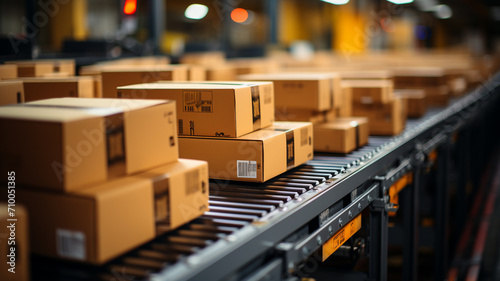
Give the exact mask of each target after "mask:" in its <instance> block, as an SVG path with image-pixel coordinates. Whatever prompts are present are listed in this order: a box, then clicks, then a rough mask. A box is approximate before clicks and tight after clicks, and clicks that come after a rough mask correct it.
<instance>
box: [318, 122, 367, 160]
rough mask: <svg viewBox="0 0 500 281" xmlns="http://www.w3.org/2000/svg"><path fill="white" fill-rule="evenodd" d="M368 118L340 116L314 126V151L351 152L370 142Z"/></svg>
mask: <svg viewBox="0 0 500 281" xmlns="http://www.w3.org/2000/svg"><path fill="white" fill-rule="evenodd" d="M368 136H369V126H368V119H367V118H362V117H351V118H348V117H346V118H340V119H338V120H335V121H332V122H328V123H323V124H318V125H315V126H314V151H321V152H333V153H349V152H351V151H353V150H355V149H357V148H359V147H361V146H363V145H366V144H368Z"/></svg>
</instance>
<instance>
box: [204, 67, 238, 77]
mask: <svg viewBox="0 0 500 281" xmlns="http://www.w3.org/2000/svg"><path fill="white" fill-rule="evenodd" d="M206 70H207V72H206V77H207V81H233V80H236V71H235V70H234V68H232V67H231V66H230V65H229V64H215V65H206Z"/></svg>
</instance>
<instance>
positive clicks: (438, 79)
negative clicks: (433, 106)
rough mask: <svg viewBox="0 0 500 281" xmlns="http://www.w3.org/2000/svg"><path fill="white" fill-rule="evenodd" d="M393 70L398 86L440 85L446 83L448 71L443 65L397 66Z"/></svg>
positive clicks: (395, 82)
mask: <svg viewBox="0 0 500 281" xmlns="http://www.w3.org/2000/svg"><path fill="white" fill-rule="evenodd" d="M392 70H393V73H394V85H395V87H396V88H400V87H405V88H406V87H414V88H415V87H438V86H441V85H445V84H446V71H445V69H444V68H441V67H396V68H393V69H392Z"/></svg>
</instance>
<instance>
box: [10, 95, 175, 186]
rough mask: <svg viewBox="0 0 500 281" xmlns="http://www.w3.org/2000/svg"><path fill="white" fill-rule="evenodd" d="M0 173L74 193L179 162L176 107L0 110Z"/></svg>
mask: <svg viewBox="0 0 500 281" xmlns="http://www.w3.org/2000/svg"><path fill="white" fill-rule="evenodd" d="M0 118H1V119H2V122H0V128H1V129H2V130H5V131H9V132H10V137H9V138H2V139H1V140H0V155H1V156H2V159H4V161H1V162H0V168H1V170H2V171H3V170H11V169H14V170H15V171H16V172H18V173H19V174H20V177H19V183H21V184H27V185H32V186H37V187H42V188H48V189H53V190H64V191H71V190H77V189H81V188H83V187H85V186H86V185H89V184H92V183H98V182H100V181H104V180H106V179H108V178H112V177H116V176H122V175H125V174H133V173H137V172H140V171H144V170H146V169H150V168H153V167H155V166H158V165H162V164H165V163H168V162H172V161H175V160H177V158H178V151H177V131H176V124H175V103H174V102H171V101H170V102H169V101H154V100H125V99H120V100H116V99H115V100H113V99H71V98H66V99H50V100H43V101H37V102H32V103H26V104H25V105H24V106H9V107H4V108H1V109H0Z"/></svg>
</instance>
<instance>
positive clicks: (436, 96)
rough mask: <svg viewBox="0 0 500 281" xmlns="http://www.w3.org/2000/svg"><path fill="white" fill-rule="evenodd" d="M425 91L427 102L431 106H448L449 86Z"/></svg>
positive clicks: (430, 88) (427, 88)
mask: <svg viewBox="0 0 500 281" xmlns="http://www.w3.org/2000/svg"><path fill="white" fill-rule="evenodd" d="M424 90H425V97H426V102H427V104H428V105H429V106H438V107H444V106H447V105H448V102H449V98H450V91H449V88H448V86H446V85H443V86H439V87H426V88H424Z"/></svg>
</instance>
